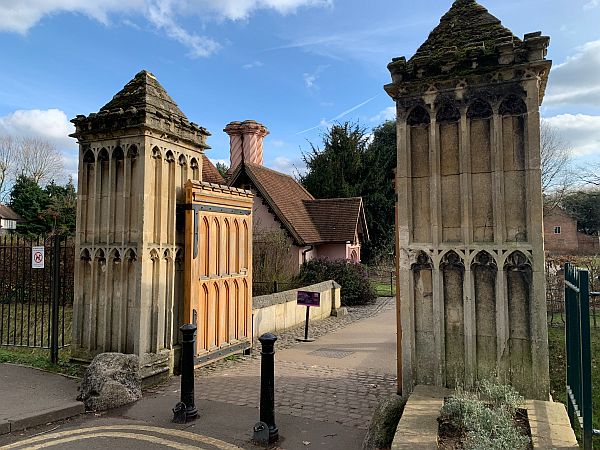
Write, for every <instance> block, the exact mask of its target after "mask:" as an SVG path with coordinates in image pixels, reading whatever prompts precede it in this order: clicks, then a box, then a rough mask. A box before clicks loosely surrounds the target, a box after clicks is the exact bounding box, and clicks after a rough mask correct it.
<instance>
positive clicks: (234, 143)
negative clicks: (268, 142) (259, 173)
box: [223, 120, 269, 171]
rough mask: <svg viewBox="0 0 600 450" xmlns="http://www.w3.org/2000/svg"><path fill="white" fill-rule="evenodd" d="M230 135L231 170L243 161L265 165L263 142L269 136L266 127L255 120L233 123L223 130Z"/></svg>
mask: <svg viewBox="0 0 600 450" xmlns="http://www.w3.org/2000/svg"><path fill="white" fill-rule="evenodd" d="M223 131H224V132H225V133H227V134H228V135H229V156H230V164H231V166H230V170H231V171H233V170H235V168H236V167H237V166H238V165H240V164H241V162H242V161H245V162H250V163H254V164H259V165H262V164H263V140H264V138H265V136H267V135H268V134H269V130H267V127H265V126H264V125H262V124H260V123H258V122H257V121H255V120H245V121H243V122H231V123H229V124H228V125H227V126H226V127H225V129H224V130H223Z"/></svg>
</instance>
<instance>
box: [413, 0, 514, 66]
mask: <svg viewBox="0 0 600 450" xmlns="http://www.w3.org/2000/svg"><path fill="white" fill-rule="evenodd" d="M506 42H514V43H515V44H516V43H519V42H521V41H520V40H519V39H518V38H517V37H516V36H514V35H513V33H512V32H511V31H510V30H509V29H508V28H505V27H504V26H502V23H501V22H500V20H499V19H497V18H496V17H494V16H493V15H491V14H490V13H489V12H488V10H487V9H485V8H484V7H483V6H481V5H480V4H478V3H477V2H476V1H475V0H456V1H455V2H454V4H453V5H452V7H451V8H450V10H449V11H448V12H447V13H446V14H444V16H443V17H442V18H441V20H440V24H439V25H438V26H437V27H435V29H434V30H433V31H432V32H431V33H430V34H429V37H428V38H427V40H426V41H425V42H424V43H423V44H422V45H421V46H420V47H419V49H418V50H417V52H416V54H415V55H414V56H413V57H412V58H411V60H415V59H418V58H438V57H440V56H443V55H444V54H445V53H448V51H449V50H450V51H453V52H456V56H457V57H459V58H460V57H461V56H465V55H466V52H467V50H469V49H481V50H482V51H483V52H485V53H489V52H493V51H494V50H495V49H496V47H497V46H498V45H499V44H501V43H506Z"/></svg>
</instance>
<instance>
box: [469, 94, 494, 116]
mask: <svg viewBox="0 0 600 450" xmlns="http://www.w3.org/2000/svg"><path fill="white" fill-rule="evenodd" d="M493 115H494V110H493V109H492V105H490V103H489V102H488V101H486V100H484V99H482V98H475V99H473V100H472V101H471V102H470V103H469V106H468V109H467V117H468V118H469V119H491V117H492V116H493Z"/></svg>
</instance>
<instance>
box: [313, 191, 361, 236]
mask: <svg viewBox="0 0 600 450" xmlns="http://www.w3.org/2000/svg"><path fill="white" fill-rule="evenodd" d="M304 206H305V208H306V210H307V212H308V215H309V217H310V219H311V221H312V223H313V225H314V227H315V228H316V229H317V230H318V232H319V241H320V242H354V237H355V235H356V232H357V231H358V227H359V225H360V226H362V229H364V230H366V226H364V224H363V223H359V221H360V220H361V218H364V212H363V204H362V198H360V197H353V198H329V199H319V200H305V201H304ZM366 234H367V233H365V235H366Z"/></svg>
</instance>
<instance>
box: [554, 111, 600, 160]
mask: <svg viewBox="0 0 600 450" xmlns="http://www.w3.org/2000/svg"><path fill="white" fill-rule="evenodd" d="M544 120H545V121H546V122H547V123H548V124H550V125H551V126H552V127H553V128H555V129H556V130H557V131H558V133H560V135H561V137H562V138H563V139H564V140H565V142H567V143H568V144H569V145H570V146H571V147H572V148H573V154H574V155H575V156H592V155H594V156H600V116H588V115H585V114H561V115H558V116H554V117H547V118H545V119H544Z"/></svg>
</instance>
